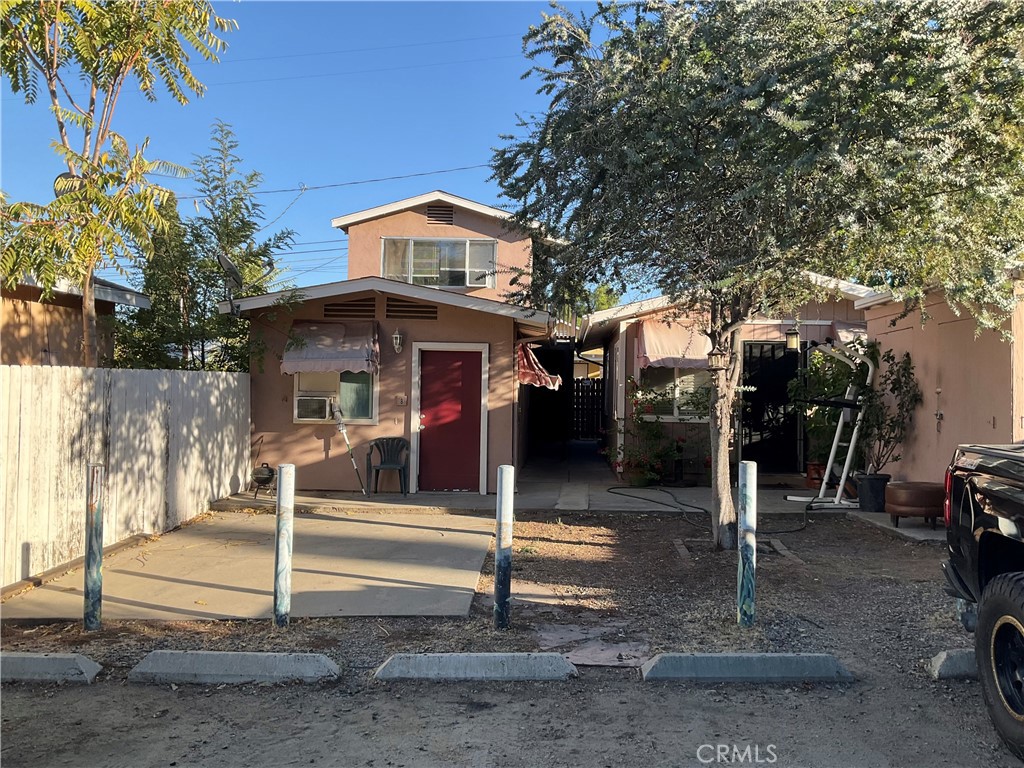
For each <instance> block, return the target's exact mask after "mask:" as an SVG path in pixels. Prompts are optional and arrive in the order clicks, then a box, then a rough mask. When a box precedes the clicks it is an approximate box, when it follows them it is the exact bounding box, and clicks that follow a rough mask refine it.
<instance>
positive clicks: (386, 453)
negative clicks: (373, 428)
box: [366, 437, 409, 496]
mask: <svg viewBox="0 0 1024 768" xmlns="http://www.w3.org/2000/svg"><path fill="white" fill-rule="evenodd" d="M375 448H376V449H377V455H378V456H379V457H380V461H379V462H378V463H376V464H374V463H373V451H374V449H375ZM385 469H394V470H396V471H397V472H398V482H399V485H400V486H401V488H402V495H403V496H408V495H409V441H408V440H406V439H405V438H404V437H378V438H377V439H376V440H371V441H370V443H369V446H368V448H367V451H366V482H367V483H369V482H370V480H371V478H372V480H373V492H374V493H377V487H378V486H379V485H380V473H381V470H385ZM371 473H372V474H371Z"/></svg>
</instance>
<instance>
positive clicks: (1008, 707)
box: [974, 572, 1024, 760]
mask: <svg viewBox="0 0 1024 768" xmlns="http://www.w3.org/2000/svg"><path fill="white" fill-rule="evenodd" d="M974 649H975V656H976V657H977V660H978V679H979V680H980V681H981V692H982V694H983V696H984V698H985V706H986V707H988V713H989V716H990V717H991V718H992V724H993V725H995V728H996V731H997V732H998V733H999V735H1000V736H1001V737H1002V739H1003V741H1004V742H1005V743H1006V746H1007V747H1009V749H1010V751H1011V752H1013V754H1015V755H1016V756H1017V757H1019V758H1020V759H1022V760H1024V572H1020V573H1004V574H1001V575H999V576H996V578H994V579H992V581H990V582H989V583H988V585H987V586H986V587H985V592H984V594H983V595H982V598H981V604H980V605H979V607H978V626H977V629H976V630H975V635H974Z"/></svg>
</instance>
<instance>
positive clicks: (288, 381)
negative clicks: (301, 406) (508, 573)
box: [251, 293, 518, 493]
mask: <svg viewBox="0 0 1024 768" xmlns="http://www.w3.org/2000/svg"><path fill="white" fill-rule="evenodd" d="M371 295H373V294H370V293H365V294H353V295H351V296H346V297H345V298H344V300H345V301H349V300H357V299H360V298H365V297H367V296H371ZM335 301H339V299H337V298H328V299H323V300H316V301H310V302H307V303H305V304H304V305H302V307H301V308H299V309H298V310H297V311H296V312H295V313H294V314H293V315H287V316H285V315H284V313H279V314H280V315H282V316H280V317H276V318H274V317H273V315H269V314H268V315H263V316H257V317H256V318H254V323H253V328H254V333H260V334H262V336H263V338H264V340H265V342H266V345H267V349H266V352H265V354H264V356H263V365H262V370H260V366H259V364H258V363H256V362H254V364H253V366H252V373H251V377H252V417H253V434H252V438H253V457H254V461H255V462H256V464H260V463H262V462H264V461H265V462H267V463H268V464H270V465H271V466H276V465H277V464H279V463H291V464H295V472H296V487H297V488H299V489H302V490H339V491H340V490H346V491H357V490H359V484H358V481H357V480H356V477H355V473H354V472H353V470H352V462H351V461H350V459H349V457H348V453H347V450H346V448H345V443H344V440H343V439H342V436H341V435H340V434H339V433H338V430H337V427H336V426H335V425H334V424H333V423H331V424H295V423H293V420H292V408H293V404H292V398H293V393H294V389H293V377H292V376H290V375H285V374H282V373H281V367H280V361H281V355H282V353H283V351H284V347H285V342H286V341H287V332H288V328H289V327H290V325H291V322H292V320H293V319H295V320H322V319H323V305H324V304H325V303H331V302H335ZM384 307H385V297H384V296H383V295H378V296H377V297H376V308H377V320H378V322H379V323H380V358H381V360H380V367H381V370H380V376H379V382H380V401H379V402H380V411H379V419H378V423H377V425H375V426H367V425H358V424H353V425H351V426H349V427H348V435H349V440H350V441H351V442H352V448H353V450H354V452H355V455H356V462H357V463H358V465H359V471H360V473H363V472H364V468H365V463H366V444H367V442H368V441H370V440H372V439H374V438H377V437H398V436H401V437H405V438H411V435H410V417H411V413H410V406H411V402H412V349H413V342H416V341H437V342H478V343H479V342H486V343H487V344H488V345H489V349H488V359H489V371H488V393H487V398H488V400H487V405H488V421H487V427H488V429H487V432H488V441H487V442H488V445H487V464H488V471H487V474H488V481H487V490H488V492H490V493H494V491H495V488H496V483H497V468H498V465H500V464H512V463H513V441H514V421H515V419H514V415H515V398H516V388H517V387H518V384H517V383H516V379H515V372H514V365H515V355H514V347H513V345H514V333H515V328H514V323H513V321H512V320H511V319H510V318H506V317H498V316H495V315H489V314H485V313H482V312H477V311H474V310H469V309H460V308H455V307H446V306H443V305H438V317H437V320H387V319H385V317H384V314H385V312H384ZM396 329H400V330H401V332H402V335H403V336H404V342H403V346H402V351H401V353H399V354H395V350H394V347H393V345H392V343H391V336H392V334H394V332H395V330H396ZM399 398H404V399H405V404H404V405H399ZM257 453H258V454H259V455H258V457H257V455H256V454H257ZM364 479H365V478H364ZM380 489H381V491H382V492H383V491H385V490H389V491H391V490H395V491H397V490H398V480H397V477H396V473H394V472H385V473H382V475H381V484H380Z"/></svg>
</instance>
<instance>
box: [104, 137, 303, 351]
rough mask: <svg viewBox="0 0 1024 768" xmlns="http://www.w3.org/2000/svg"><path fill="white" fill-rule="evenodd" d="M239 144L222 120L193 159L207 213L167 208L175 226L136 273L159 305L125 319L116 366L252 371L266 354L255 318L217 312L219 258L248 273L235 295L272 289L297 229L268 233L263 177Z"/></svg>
mask: <svg viewBox="0 0 1024 768" xmlns="http://www.w3.org/2000/svg"><path fill="white" fill-rule="evenodd" d="M237 149H238V142H237V141H236V140H235V137H234V133H233V132H232V130H231V127H230V126H229V125H227V124H226V123H223V122H217V123H215V124H214V126H213V131H212V146H211V148H210V152H209V153H208V154H204V155H199V156H197V157H196V159H195V163H194V172H195V179H196V183H197V187H198V194H199V195H200V199H199V202H198V204H197V208H198V209H199V210H200V214H199V215H197V216H195V217H193V218H191V219H188V220H186V221H184V222H183V221H182V220H181V219H180V217H179V216H178V213H177V210H176V208H175V206H174V204H173V203H169V204H168V205H167V206H166V209H167V210H166V217H167V218H168V220H169V221H171V225H170V228H169V231H168V232H167V234H166V235H163V236H161V237H160V238H158V239H157V240H156V243H155V248H154V252H153V255H152V257H151V258H150V259H148V260H147V261H145V262H144V263H143V264H142V266H141V269H140V270H139V271H138V272H137V274H136V275H135V276H134V278H133V279H134V282H135V283H136V284H137V286H138V287H139V289H140V290H142V291H143V292H144V293H146V294H148V295H149V297H150V300H151V302H152V305H153V306H152V309H150V310H139V311H134V312H129V313H124V314H123V315H122V316H121V318H120V321H119V325H120V328H121V333H120V334H119V337H120V340H119V341H118V347H117V350H116V353H115V357H116V364H117V365H119V366H122V367H130V368H184V369H190V370H232V371H246V370H249V364H250V359H251V358H252V357H253V355H254V354H255V355H257V356H258V355H259V353H260V349H259V347H260V346H261V345H260V341H261V338H260V336H259V335H258V334H254V335H253V336H252V339H250V334H249V323H248V322H247V321H245V320H243V319H241V318H238V317H235V316H233V315H230V314H221V313H220V312H218V310H217V304H218V303H219V302H222V301H225V300H227V298H228V294H227V290H226V283H225V275H224V271H223V270H222V269H221V267H220V264H219V262H218V261H217V258H216V255H217V254H218V253H221V254H224V255H226V256H227V257H228V258H229V259H231V261H232V262H233V263H234V264H235V266H236V267H238V270H239V272H240V273H241V275H242V281H243V287H242V288H241V289H234V290H232V294H233V295H234V296H235V297H236V298H238V297H242V296H253V295H258V294H262V293H267V292H268V291H269V290H270V289H271V284H272V283H273V282H274V281H275V280H276V279H277V278H278V276H279V273H278V271H277V270H276V269H275V268H274V266H273V254H274V253H275V252H277V251H279V250H280V249H282V248H285V247H287V246H288V245H290V244H291V241H292V238H293V233H292V232H291V231H290V230H282V231H280V232H277V233H275V234H272V235H269V236H267V237H262V236H261V233H262V232H263V230H264V229H266V228H267V227H268V226H269V225H268V224H266V223H265V221H264V219H265V216H264V213H263V208H262V206H261V205H260V204H259V203H258V202H257V200H256V196H255V192H256V189H257V188H258V187H259V185H260V184H261V183H262V176H261V175H260V174H259V173H257V172H255V171H248V172H246V171H242V170H241V169H240V164H241V159H240V158H239V157H238V155H237V154H236V150H237Z"/></svg>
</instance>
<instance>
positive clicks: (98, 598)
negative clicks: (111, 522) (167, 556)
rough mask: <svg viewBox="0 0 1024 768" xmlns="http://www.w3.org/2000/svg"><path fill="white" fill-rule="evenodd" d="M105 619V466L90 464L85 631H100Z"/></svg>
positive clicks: (86, 524)
mask: <svg viewBox="0 0 1024 768" xmlns="http://www.w3.org/2000/svg"><path fill="white" fill-rule="evenodd" d="M102 617H103V465H102V464H90V465H89V466H88V468H87V469H86V474H85V608H84V615H83V621H84V624H85V628H86V629H87V630H95V629H99V628H100V621H101V619H102Z"/></svg>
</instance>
